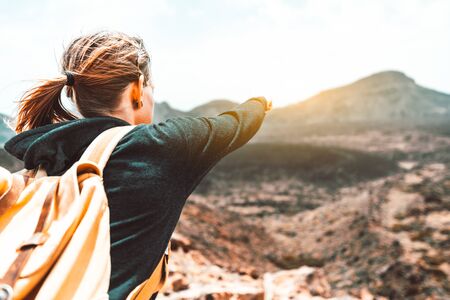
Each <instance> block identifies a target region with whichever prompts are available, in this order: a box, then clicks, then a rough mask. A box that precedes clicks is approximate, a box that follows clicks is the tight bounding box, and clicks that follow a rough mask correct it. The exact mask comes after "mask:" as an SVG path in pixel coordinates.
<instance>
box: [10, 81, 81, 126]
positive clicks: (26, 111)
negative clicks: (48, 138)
mask: <svg viewBox="0 0 450 300" xmlns="http://www.w3.org/2000/svg"><path fill="white" fill-rule="evenodd" d="M65 84H66V76H61V77H58V78H56V79H50V80H43V83H41V84H40V85H38V86H36V87H33V88H31V89H29V90H28V91H26V92H25V93H24V95H23V96H22V98H21V99H20V100H19V110H18V114H17V118H16V120H17V123H16V125H15V131H16V133H20V132H22V131H25V130H29V129H33V128H36V127H39V126H43V125H47V124H52V123H54V122H61V121H68V120H76V119H78V118H77V117H76V116H75V115H73V114H72V113H70V111H68V110H67V109H66V108H64V106H63V105H62V102H61V92H62V90H63V88H64V86H65Z"/></svg>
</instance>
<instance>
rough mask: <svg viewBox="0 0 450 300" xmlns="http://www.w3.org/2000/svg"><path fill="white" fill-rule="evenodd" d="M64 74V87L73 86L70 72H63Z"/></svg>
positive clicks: (73, 78)
mask: <svg viewBox="0 0 450 300" xmlns="http://www.w3.org/2000/svg"><path fill="white" fill-rule="evenodd" d="M64 74H66V76H67V80H66V85H67V86H73V84H74V83H75V77H74V76H73V74H72V72H70V71H65V72H64Z"/></svg>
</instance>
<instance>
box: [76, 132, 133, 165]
mask: <svg viewBox="0 0 450 300" xmlns="http://www.w3.org/2000/svg"><path fill="white" fill-rule="evenodd" d="M136 126H137V125H125V126H116V127H113V128H109V129H107V130H105V131H103V132H102V133H100V134H99V135H98V136H97V137H96V138H95V139H94V141H92V143H91V144H90V145H89V146H88V147H87V148H86V150H85V151H84V153H83V155H82V156H81V158H80V160H84V161H86V160H88V161H91V162H94V163H96V164H97V166H98V168H99V170H100V172H101V173H102V174H103V169H104V168H105V166H106V163H107V162H108V159H109V157H110V156H111V153H112V152H113V150H114V148H116V146H117V144H118V143H119V141H120V140H121V139H122V138H123V137H124V136H125V135H126V134H127V133H128V132H130V131H131V130H132V129H133V128H134V127H136Z"/></svg>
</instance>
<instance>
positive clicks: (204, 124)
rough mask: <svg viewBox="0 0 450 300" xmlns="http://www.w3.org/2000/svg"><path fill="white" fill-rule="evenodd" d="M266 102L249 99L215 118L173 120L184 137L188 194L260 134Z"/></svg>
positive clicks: (179, 118) (184, 167)
mask: <svg viewBox="0 0 450 300" xmlns="http://www.w3.org/2000/svg"><path fill="white" fill-rule="evenodd" d="M266 105H267V104H266V100H265V99H264V98H250V99H248V100H247V101H245V102H243V103H241V104H239V105H237V106H236V107H234V108H233V109H230V110H227V111H225V112H222V113H220V114H218V115H216V116H212V117H176V118H173V119H170V122H173V123H174V125H175V126H176V128H177V131H178V134H179V135H180V136H183V137H184V140H185V145H184V147H183V148H184V150H185V151H186V153H185V154H184V155H183V156H184V157H185V162H184V166H183V170H185V172H186V173H187V178H186V179H187V184H188V187H187V189H188V191H187V192H188V193H190V192H192V190H193V189H194V188H195V186H196V185H197V184H198V182H199V181H200V180H201V179H202V178H203V177H204V175H206V173H207V172H208V171H209V170H210V169H211V168H212V167H213V166H214V165H215V164H216V163H217V162H218V161H219V160H220V159H221V158H223V157H224V156H226V155H227V154H229V153H230V152H232V151H234V150H236V149H238V148H239V147H241V146H243V145H245V144H246V143H247V142H248V141H249V140H250V139H251V138H252V137H253V136H254V135H255V134H256V133H257V131H258V130H259V128H260V127H261V124H262V122H263V120H264V117H265V115H266V112H265V107H266Z"/></svg>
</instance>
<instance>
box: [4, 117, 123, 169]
mask: <svg viewBox="0 0 450 300" xmlns="http://www.w3.org/2000/svg"><path fill="white" fill-rule="evenodd" d="M125 125H131V124H130V123H128V122H127V121H125V120H122V119H119V118H116V117H110V116H101V117H92V118H83V119H78V120H70V121H65V122H60V123H54V124H48V125H44V126H41V127H37V128H34V129H30V130H27V131H24V132H21V133H19V134H17V135H16V136H14V137H12V138H11V139H9V140H8V141H7V142H6V143H5V145H4V148H5V150H6V151H7V152H8V153H10V154H11V155H13V156H14V157H16V158H18V159H20V160H22V161H23V162H24V164H25V168H26V169H34V168H36V167H37V166H39V164H41V163H42V165H43V167H44V168H45V170H46V171H47V174H48V175H59V174H61V173H62V172H63V171H65V170H66V169H68V168H69V167H70V166H71V165H72V164H73V163H74V162H75V161H76V160H77V159H78V158H79V157H80V156H81V155H82V151H84V150H85V149H86V148H87V146H88V145H89V144H90V143H91V142H92V141H93V140H94V139H95V137H96V136H98V135H99V134H100V133H101V132H103V131H104V130H106V129H108V128H111V127H116V126H125Z"/></svg>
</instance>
